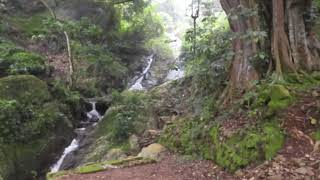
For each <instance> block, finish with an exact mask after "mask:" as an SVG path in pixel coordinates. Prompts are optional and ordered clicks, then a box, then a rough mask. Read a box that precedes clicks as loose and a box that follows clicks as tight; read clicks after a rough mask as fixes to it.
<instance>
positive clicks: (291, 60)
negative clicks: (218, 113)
mask: <svg viewBox="0 0 320 180" xmlns="http://www.w3.org/2000/svg"><path fill="white" fill-rule="evenodd" d="M220 2H221V5H222V7H223V9H224V10H225V12H226V13H227V15H228V17H229V24H230V27H231V30H232V31H233V32H234V33H235V34H236V36H237V37H236V38H235V39H234V41H233V50H234V53H235V55H234V57H233V62H232V67H231V70H230V79H229V80H230V84H229V87H231V89H240V90H246V89H248V88H250V87H251V82H252V81H254V80H258V79H259V78H260V77H259V73H258V71H257V69H258V68H255V67H254V66H253V65H252V64H251V63H250V59H251V58H252V57H254V56H255V55H256V54H257V53H258V52H259V51H260V50H261V48H262V47H263V45H260V44H259V42H258V43H257V42H256V41H254V39H253V38H252V37H250V35H249V36H248V34H250V33H251V32H255V31H261V30H260V27H261V26H262V25H263V24H267V27H266V29H263V30H262V31H266V32H270V35H271V37H272V38H271V41H270V42H271V43H270V44H267V45H265V46H269V47H271V54H272V57H273V62H274V63H272V64H271V62H270V66H269V67H270V70H275V71H276V74H277V75H278V77H279V79H281V78H282V74H283V73H290V72H294V73H296V72H301V71H303V72H310V71H315V70H320V41H319V40H318V39H317V37H316V36H315V33H313V32H312V28H310V27H308V26H307V25H309V24H307V23H308V22H306V17H307V16H308V14H307V13H308V12H310V11H309V10H310V9H311V5H312V0H272V1H259V0H220ZM271 2H272V3H271ZM258 3H260V4H259V5H262V6H263V7H266V8H265V9H264V8H261V9H259V11H261V13H259V14H254V13H253V14H254V15H252V14H251V15H250V13H249V15H248V13H246V12H254V11H256V7H257V6H258ZM270 11H271V12H270ZM243 12H245V13H243ZM265 15H267V17H262V16H265ZM306 15H307V16H306ZM271 17H272V19H271ZM243 35H247V36H243ZM243 37H249V38H243ZM266 42H268V41H265V43H266ZM270 61H271V60H270Z"/></svg>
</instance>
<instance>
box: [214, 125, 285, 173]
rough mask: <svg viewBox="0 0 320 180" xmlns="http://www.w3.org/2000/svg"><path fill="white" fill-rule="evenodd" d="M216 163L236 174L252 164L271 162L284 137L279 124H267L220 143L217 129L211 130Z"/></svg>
mask: <svg viewBox="0 0 320 180" xmlns="http://www.w3.org/2000/svg"><path fill="white" fill-rule="evenodd" d="M211 138H212V142H213V144H214V151H213V152H214V153H213V155H214V158H213V159H214V160H215V162H216V163H217V164H218V165H220V166H222V167H225V168H227V169H228V170H230V171H232V172H234V171H236V170H237V169H239V168H244V167H246V166H247V165H249V164H250V163H259V162H262V161H263V160H270V159H271V158H272V157H273V156H275V155H276V153H277V152H278V150H280V149H281V147H282V145H283V142H284V135H283V134H282V133H281V130H280V127H279V126H278V125H277V123H266V124H264V125H262V127H261V128H258V129H255V128H254V129H248V130H246V131H244V132H240V133H238V134H235V135H233V136H232V137H230V138H227V139H225V140H223V141H220V140H219V139H220V137H219V130H218V128H217V127H215V128H213V129H212V130H211Z"/></svg>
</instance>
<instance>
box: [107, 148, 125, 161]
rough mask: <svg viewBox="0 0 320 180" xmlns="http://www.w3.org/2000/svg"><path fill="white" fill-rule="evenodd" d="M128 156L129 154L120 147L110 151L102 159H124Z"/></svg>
mask: <svg viewBox="0 0 320 180" xmlns="http://www.w3.org/2000/svg"><path fill="white" fill-rule="evenodd" d="M126 157H127V155H126V154H125V153H124V152H123V151H122V150H121V149H120V148H114V149H111V150H110V151H108V153H107V154H106V155H105V156H104V157H103V158H102V159H101V160H102V161H111V160H119V159H124V158H126Z"/></svg>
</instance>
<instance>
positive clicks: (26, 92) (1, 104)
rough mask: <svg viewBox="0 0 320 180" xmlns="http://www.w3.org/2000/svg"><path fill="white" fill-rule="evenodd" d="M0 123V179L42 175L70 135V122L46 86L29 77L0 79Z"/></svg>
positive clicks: (33, 77)
mask: <svg viewBox="0 0 320 180" xmlns="http://www.w3.org/2000/svg"><path fill="white" fill-rule="evenodd" d="M0 122H1V123H0V141H1V143H0V174H1V175H2V177H3V178H4V179H28V178H31V177H32V176H33V175H32V172H37V173H38V174H39V175H40V174H41V173H45V172H43V170H45V169H46V168H49V166H50V165H51V163H52V161H53V159H54V158H55V157H56V156H57V155H58V154H57V152H58V153H59V152H60V151H61V150H62V149H61V147H64V146H65V145H66V144H67V143H68V141H69V140H70V139H71V137H72V134H73V133H72V128H73V127H72V123H70V121H69V120H68V119H67V117H66V116H65V115H64V114H63V113H62V112H61V111H60V109H59V104H58V103H57V102H56V101H54V100H53V98H52V96H51V94H50V92H49V90H48V87H47V84H46V83H45V82H44V81H42V80H40V79H38V78H36V77H35V76H32V75H16V76H8V77H5V78H1V79H0ZM17 124H18V126H17ZM15 164H19V166H16V165H15Z"/></svg>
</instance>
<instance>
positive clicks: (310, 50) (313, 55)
mask: <svg viewBox="0 0 320 180" xmlns="http://www.w3.org/2000/svg"><path fill="white" fill-rule="evenodd" d="M281 1H282V0H281ZM311 5H312V4H311V0H287V1H286V14H287V17H288V19H287V21H288V23H287V24H288V32H289V39H290V45H291V50H292V58H293V63H294V65H295V67H296V68H297V69H299V70H304V71H313V70H319V59H318V57H319V47H314V46H312V45H313V42H316V41H317V40H316V38H315V36H314V37H312V33H311V32H308V30H307V28H306V22H305V19H304V14H305V13H307V12H308V9H309V8H310V6H311Z"/></svg>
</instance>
